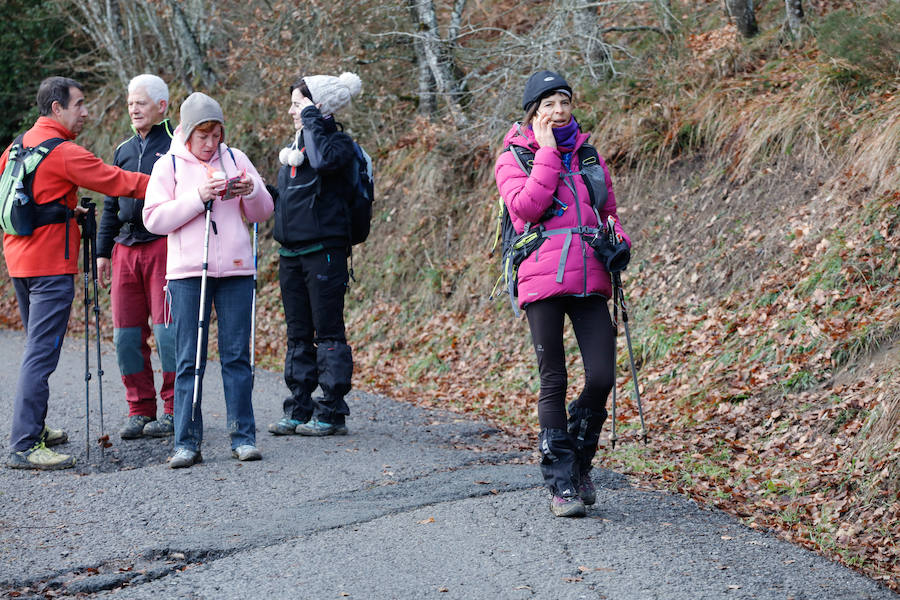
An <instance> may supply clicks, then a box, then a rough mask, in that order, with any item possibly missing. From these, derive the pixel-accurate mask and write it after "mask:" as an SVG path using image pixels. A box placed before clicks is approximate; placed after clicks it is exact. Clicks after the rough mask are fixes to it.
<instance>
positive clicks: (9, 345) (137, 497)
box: [0, 302, 898, 600]
mask: <svg viewBox="0 0 900 600" xmlns="http://www.w3.org/2000/svg"><path fill="white" fill-rule="evenodd" d="M77 306H78V304H77V302H76V308H77ZM23 340H24V337H23V333H22V332H19V331H0V361H2V362H3V364H6V365H7V368H6V369H3V370H0V389H2V390H3V392H2V395H3V401H2V403H0V423H2V425H3V427H2V429H0V432H2V435H3V437H4V444H8V435H9V423H10V419H11V415H12V400H13V394H14V390H15V385H16V377H17V370H18V364H19V360H20V355H21V346H22V343H23ZM95 359H96V356H95V351H94V350H93V346H92V351H91V363H92V367H91V370H92V372H93V373H94V376H93V380H92V382H91V411H90V422H91V436H90V437H91V439H94V440H95V439H96V438H97V437H98V436H99V434H100V429H99V424H100V413H99V403H98V396H97V387H96V365H95ZM102 361H103V368H104V371H105V375H104V377H103V396H104V425H105V431H106V433H108V434H110V437H111V441H112V444H113V445H112V447H111V448H108V449H107V450H106V451H105V452H104V453H103V454H102V455H101V452H100V450H99V447H98V446H97V445H96V444H93V443H92V444H91V451H90V460H87V459H86V455H85V380H84V339H83V337H80V338H73V337H72V336H71V335H70V336H69V338H68V339H67V340H66V342H65V345H64V351H63V356H62V359H61V361H60V366H59V369H58V370H57V372H56V373H55V374H54V375H53V376H52V377H51V380H50V389H51V401H50V408H49V414H48V420H47V422H48V424H50V425H51V426H54V427H64V428H65V429H66V430H67V431H68V432H69V436H70V441H69V443H68V444H66V445H64V446H61V450H62V451H64V452H67V453H71V454H74V455H75V456H76V457H77V458H78V464H77V465H76V468H75V469H72V470H68V471H61V472H30V471H15V470H12V469H6V468H4V469H0V593H2V594H4V596H5V597H15V598H20V599H21V598H31V599H37V598H56V597H67V596H70V597H74V596H77V597H80V598H90V597H106V596H111V597H117V598H185V599H244V598H313V599H319V598H326V599H329V598H334V599H342V598H360V599H362V598H365V599H375V600H380V599H395V598H400V599H405V598H416V599H418V598H439V599H443V600H447V599H456V598H511V599H520V598H522V599H524V598H552V599H570V598H571V599H578V598H588V599H607V598H608V599H615V600H632V599H633V600H645V599H661V600H662V599H665V600H681V599H684V600H687V599H691V600H697V599H719V598H726V599H731V598H734V599H779V600H787V599H794V600H812V599H820V598H827V599H829V600H843V599H846V600H866V599H896V598H898V595H896V594H894V593H893V592H891V591H890V590H889V589H887V588H886V587H884V586H881V585H879V584H877V583H876V582H874V581H872V580H870V579H868V578H866V577H863V576H861V575H859V574H857V573H856V572H854V571H852V570H850V569H847V568H845V567H843V566H841V565H839V564H836V563H834V562H831V561H829V560H828V559H826V558H824V557H821V556H819V555H816V554H814V553H812V552H809V551H807V550H804V549H802V548H800V547H798V546H794V545H792V544H789V543H787V542H784V541H781V540H778V539H776V538H775V537H773V536H771V535H769V534H768V533H766V532H760V531H755V530H751V529H749V528H747V527H744V526H743V525H742V524H741V523H740V522H738V521H737V520H735V519H734V518H732V517H730V516H728V515H725V514H723V513H720V512H717V511H712V510H707V509H704V508H701V507H699V506H698V505H696V504H695V503H693V502H692V501H690V500H688V499H685V498H683V497H680V496H675V495H670V494H665V493H658V492H650V491H645V490H639V489H637V488H634V487H632V486H630V485H629V483H628V481H627V480H626V478H625V477H624V476H622V475H620V474H617V473H613V472H610V471H607V470H603V469H597V470H595V480H596V481H597V484H598V500H597V505H596V506H595V507H593V508H592V509H589V512H588V516H587V517H586V518H584V519H575V520H570V519H559V518H555V517H553V516H552V515H551V514H550V512H549V510H548V508H547V497H546V494H545V492H544V491H543V489H542V486H541V478H540V474H539V472H538V468H537V465H536V464H534V463H533V457H532V455H531V453H530V452H522V451H520V450H518V449H517V448H518V445H517V444H516V443H515V440H510V439H508V438H505V437H504V435H503V434H501V433H500V432H498V431H496V430H495V429H493V428H492V427H490V426H489V425H488V424H486V423H483V422H479V421H474V420H470V419H466V418H464V417H463V416H461V415H457V414H453V413H450V412H442V411H433V410H423V409H420V408H418V407H415V406H412V405H408V404H404V403H399V402H396V401H393V400H391V399H390V398H386V397H383V396H376V395H372V394H366V393H360V392H354V393H352V394H351V396H350V398H348V402H349V404H350V408H351V412H352V414H351V416H350V418H349V420H348V427H349V428H350V435H348V436H346V437H329V438H301V437H298V436H288V437H277V438H276V437H273V436H271V435H269V434H268V433H267V432H266V425H267V424H268V423H270V422H272V421H275V420H277V419H278V418H279V417H280V412H281V400H282V398H283V396H284V394H285V393H286V388H285V387H284V384H283V382H282V380H281V376H280V375H279V374H278V373H271V372H265V371H260V370H257V379H256V387H255V390H254V407H255V412H256V421H257V431H258V433H257V436H258V437H257V443H258V446H259V448H260V450H261V451H262V453H263V460H262V461H260V462H256V463H239V462H237V461H235V460H233V459H231V458H230V448H229V444H228V438H227V433H226V430H225V416H224V402H223V401H222V399H221V376H220V372H219V369H218V365H217V364H216V363H210V365H209V367H208V368H207V373H206V379H205V382H204V395H205V398H204V425H205V432H204V436H205V439H204V444H203V457H204V462H203V463H202V464H200V465H197V466H195V467H193V468H191V469H185V470H179V471H173V470H171V469H169V468H168V467H167V466H166V464H165V460H166V458H167V456H168V455H169V453H170V452H171V438H169V439H164V440H156V439H141V440H134V441H123V440H120V439H119V438H118V435H116V432H117V430H118V427H119V426H120V425H121V423H122V421H123V420H124V417H125V415H126V414H127V408H126V405H125V402H124V388H123V387H122V384H121V381H120V378H119V376H118V368H117V367H116V364H115V355H114V353H113V352H112V349H111V348H110V347H107V346H104V352H103V356H102Z"/></svg>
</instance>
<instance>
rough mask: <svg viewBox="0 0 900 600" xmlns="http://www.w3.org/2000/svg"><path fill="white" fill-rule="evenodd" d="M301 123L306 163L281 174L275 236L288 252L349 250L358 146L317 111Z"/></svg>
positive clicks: (308, 110)
mask: <svg viewBox="0 0 900 600" xmlns="http://www.w3.org/2000/svg"><path fill="white" fill-rule="evenodd" d="M300 118H301V119H302V120H303V130H302V134H301V137H302V141H301V144H302V145H303V146H304V149H303V152H304V154H305V155H306V158H305V159H304V161H303V164H301V165H300V166H299V167H292V166H290V165H283V166H282V167H281V169H280V170H279V171H278V196H277V199H276V201H275V227H274V230H273V235H274V236H275V239H276V240H277V241H278V242H279V243H281V245H282V246H283V247H284V248H286V249H288V250H303V249H304V248H307V247H309V246H314V245H317V244H322V245H323V246H325V247H326V248H334V247H340V246H349V245H350V202H351V200H352V198H353V182H352V172H351V170H350V169H351V168H352V166H353V162H352V161H353V159H354V156H355V154H354V149H353V140H352V139H351V138H350V136H349V135H347V134H346V133H343V132H342V131H338V129H337V125H336V124H335V122H334V119H333V118H324V117H323V116H322V113H321V112H319V109H318V108H316V107H314V106H307V107H306V108H304V109H303V112H301V113H300Z"/></svg>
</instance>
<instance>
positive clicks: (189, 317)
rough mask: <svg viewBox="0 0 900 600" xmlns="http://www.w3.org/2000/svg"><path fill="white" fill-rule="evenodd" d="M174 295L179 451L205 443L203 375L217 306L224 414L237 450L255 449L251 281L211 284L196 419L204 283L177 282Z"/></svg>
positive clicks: (214, 279)
mask: <svg viewBox="0 0 900 600" xmlns="http://www.w3.org/2000/svg"><path fill="white" fill-rule="evenodd" d="M167 285H168V289H169V292H170V293H171V295H172V317H173V318H174V320H175V360H176V364H175V449H176V450H178V449H179V448H184V449H187V450H191V451H194V452H196V451H198V450H200V443H201V442H202V441H203V415H202V412H201V410H200V403H201V398H202V395H203V374H204V373H205V371H206V352H207V345H208V341H209V329H208V323H209V313H210V307H211V306H212V305H213V304H215V306H216V319H217V321H218V323H219V358H220V360H221V363H222V386H223V387H224V389H225V412H226V420H227V423H228V432H229V433H230V434H231V448H232V450H233V449H235V448H237V447H238V446H241V445H244V444H252V445H254V446H255V445H256V422H255V420H254V418H253V402H252V397H251V394H252V391H253V389H252V388H253V383H252V380H251V375H250V326H251V325H250V323H251V316H250V311H251V302H252V298H253V278H252V277H209V278H207V280H206V307H205V309H204V313H203V314H204V317H203V320H204V322H205V323H207V326H206V327H204V332H203V346H202V349H201V352H200V389H199V390H198V395H197V410H196V413H195V414H194V419H193V420H192V419H191V408H192V406H191V405H192V400H193V394H194V361H195V360H196V354H197V328H198V326H199V324H198V322H197V317H198V314H199V312H200V278H199V277H191V278H188V279H172V280H169V282H168V284H167Z"/></svg>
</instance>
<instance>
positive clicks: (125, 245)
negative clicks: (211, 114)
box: [97, 74, 175, 440]
mask: <svg viewBox="0 0 900 600" xmlns="http://www.w3.org/2000/svg"><path fill="white" fill-rule="evenodd" d="M168 105H169V88H168V86H166V83H165V82H164V81H163V80H162V79H160V78H159V77H157V76H156V75H149V74H143V75H138V76H137V77H135V78H134V79H132V80H131V82H129V84H128V115H129V117H130V118H131V128H132V129H133V130H134V135H133V136H131V137H130V138H128V139H127V140H125V141H124V142H122V143H121V144H120V145H119V147H118V148H116V152H115V156H114V158H113V164H115V165H116V166H118V167H121V168H123V169H125V170H126V171H140V172H141V173H147V174H149V173H150V172H151V171H152V170H153V165H154V163H156V159H158V158H159V157H160V156H162V155H163V154H165V153H166V152H168V151H169V144H170V143H171V141H172V131H173V130H174V127H172V125H171V123H170V122H169V119H167V118H166V116H165V115H166V109H167V108H168ZM143 207H144V201H143V200H142V199H138V198H126V197H122V196H118V197H115V196H107V197H106V200H105V201H104V203H103V216H102V217H101V219H100V227H99V231H98V233H97V255H98V257H99V258H98V259H97V267H98V272H99V275H100V279H101V280H102V282H103V284H104V285H106V286H109V285H110V276H111V277H112V287H111V288H110V296H111V300H112V314H113V327H114V333H113V338H114V341H115V345H116V358H117V359H118V363H119V370H120V372H121V374H122V382H123V383H124V384H125V399H126V401H127V402H128V419H127V420H126V422H125V425H124V426H123V427H122V429H121V430H120V431H119V435H120V436H121V438H122V439H124V440H129V439H135V438H139V437H142V436H153V437H164V436H168V435H172V434H173V432H174V426H173V421H172V412H173V405H172V399H173V397H174V384H175V336H174V328H167V327H166V325H165V303H166V298H165V285H166V238H165V236H159V235H154V234H152V233H150V232H149V231H147V229H146V227H144V223H143V221H142V219H141V210H142V209H143ZM150 323H152V326H153V335H154V337H155V338H156V348H157V351H158V352H159V359H160V362H161V363H162V371H163V376H162V386H161V387H160V391H159V397H160V399H161V400H162V401H163V412H162V414H161V415H159V417H158V418H157V406H156V387H155V386H154V382H153V368H152V367H151V365H150V346H149V345H148V344H147V340H148V338H149V337H150V331H151V328H150Z"/></svg>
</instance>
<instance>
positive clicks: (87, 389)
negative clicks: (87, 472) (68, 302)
mask: <svg viewBox="0 0 900 600" xmlns="http://www.w3.org/2000/svg"><path fill="white" fill-rule="evenodd" d="M85 221H86V219H85ZM87 234H88V227H87V226H86V225H84V226H82V228H81V238H82V242H83V244H82V257H83V260H82V267H83V270H84V453H85V460H86V461H87V462H90V460H91V384H90V381H91V358H90V355H91V340H90V332H91V317H90V309H89V308H88V306H89V304H90V301H91V297H90V291H89V288H88V278H89V277H90V273H91V264H90V263H91V258H90V257H91V249H90V246H89V242H88V239H89V238H88V235H87Z"/></svg>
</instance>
